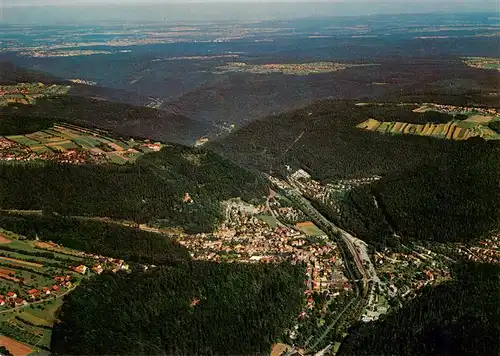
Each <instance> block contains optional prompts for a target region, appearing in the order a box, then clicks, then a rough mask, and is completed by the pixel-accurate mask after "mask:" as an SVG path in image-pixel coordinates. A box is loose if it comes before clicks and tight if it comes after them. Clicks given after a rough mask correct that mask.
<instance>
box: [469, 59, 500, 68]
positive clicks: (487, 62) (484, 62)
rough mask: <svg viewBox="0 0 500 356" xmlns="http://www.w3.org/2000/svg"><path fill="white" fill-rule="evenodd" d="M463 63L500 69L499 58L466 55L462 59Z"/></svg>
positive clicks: (474, 66) (476, 66)
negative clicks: (466, 56)
mask: <svg viewBox="0 0 500 356" xmlns="http://www.w3.org/2000/svg"><path fill="white" fill-rule="evenodd" d="M464 62H465V64H467V65H468V66H469V67H473V68H481V69H494V70H499V71H500V59H499V58H488V57H468V58H465V59H464Z"/></svg>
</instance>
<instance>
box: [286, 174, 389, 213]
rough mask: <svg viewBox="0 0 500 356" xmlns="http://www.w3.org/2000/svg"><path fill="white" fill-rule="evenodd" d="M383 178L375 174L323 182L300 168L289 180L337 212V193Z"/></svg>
mask: <svg viewBox="0 0 500 356" xmlns="http://www.w3.org/2000/svg"><path fill="white" fill-rule="evenodd" d="M381 178H382V177H380V176H373V177H366V178H355V179H339V180H337V181H336V182H334V183H327V184H321V183H320V182H318V181H316V180H314V179H312V178H311V176H310V175H309V174H308V173H307V172H306V171H304V170H302V169H299V170H297V171H296V172H294V173H293V174H291V175H290V176H288V181H289V182H290V184H291V185H292V186H293V187H295V188H296V189H298V190H299V191H300V192H301V193H302V194H304V195H305V196H307V197H309V198H311V199H314V200H316V201H318V202H320V203H322V204H324V205H326V206H328V207H330V208H331V209H333V210H334V211H336V212H337V213H340V205H339V203H338V202H337V199H336V195H338V194H339V193H345V192H348V191H349V190H351V189H353V188H355V187H358V186H360V185H364V184H372V183H374V182H376V181H378V180H380V179H381Z"/></svg>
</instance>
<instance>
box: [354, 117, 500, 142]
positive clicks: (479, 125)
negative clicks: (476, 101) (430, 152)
mask: <svg viewBox="0 0 500 356" xmlns="http://www.w3.org/2000/svg"><path fill="white" fill-rule="evenodd" d="M492 120H496V119H495V118H493V117H490V116H481V115H474V116H471V117H469V118H468V119H467V120H462V121H461V120H453V121H450V122H448V123H441V124H435V123H427V124H425V125H422V124H412V123H406V122H390V121H378V120H375V119H373V118H370V119H368V120H366V121H364V122H362V123H360V124H359V125H357V126H356V127H357V128H359V129H362V130H367V131H373V132H379V133H382V134H392V135H418V136H428V137H434V138H440V139H446V140H468V139H469V138H472V137H481V138H483V139H485V140H500V134H498V133H497V132H495V131H493V130H492V129H490V128H489V127H488V126H487V124H488V123H489V122H491V121H492Z"/></svg>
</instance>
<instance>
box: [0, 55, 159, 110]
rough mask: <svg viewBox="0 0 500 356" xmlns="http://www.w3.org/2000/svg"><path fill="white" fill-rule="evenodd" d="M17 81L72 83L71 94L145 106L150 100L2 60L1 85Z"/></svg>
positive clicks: (48, 83) (0, 70) (120, 90)
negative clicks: (76, 81) (72, 80)
mask: <svg viewBox="0 0 500 356" xmlns="http://www.w3.org/2000/svg"><path fill="white" fill-rule="evenodd" d="M75 79H77V78H75ZM17 83H44V84H47V85H51V84H62V85H71V89H70V91H69V94H71V95H75V96H80V97H89V98H99V99H100V100H107V101H116V102H121V103H128V104H132V105H138V106H145V105H146V104H148V103H149V101H150V100H149V98H147V97H143V96H140V95H138V94H137V93H133V92H129V91H126V90H122V89H115V88H106V87H100V86H94V85H86V84H79V83H78V84H77V83H72V82H70V81H69V80H67V79H64V78H58V77H56V76H54V75H51V74H48V73H44V72H39V71H33V70H26V69H24V68H21V67H19V66H17V65H15V64H14V63H11V62H0V85H12V84H17Z"/></svg>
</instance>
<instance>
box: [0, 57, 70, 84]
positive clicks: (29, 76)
mask: <svg viewBox="0 0 500 356" xmlns="http://www.w3.org/2000/svg"><path fill="white" fill-rule="evenodd" d="M38 82H40V83H44V84H68V83H69V82H68V81H67V80H64V79H61V78H57V77H56V76H53V75H51V74H47V73H43V72H35V71H28V70H25V69H23V68H20V67H18V66H16V65H15V64H14V63H11V62H3V61H2V62H0V84H1V85H10V84H16V83H38Z"/></svg>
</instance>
